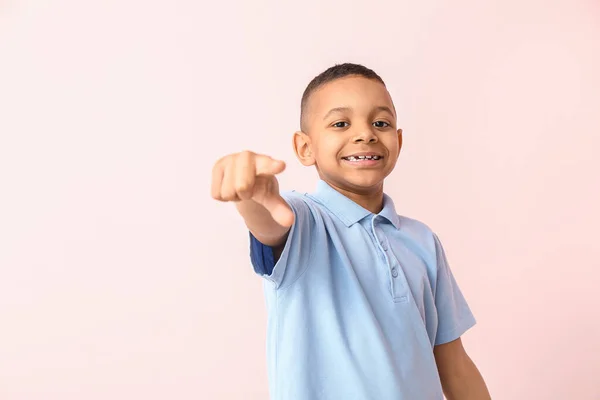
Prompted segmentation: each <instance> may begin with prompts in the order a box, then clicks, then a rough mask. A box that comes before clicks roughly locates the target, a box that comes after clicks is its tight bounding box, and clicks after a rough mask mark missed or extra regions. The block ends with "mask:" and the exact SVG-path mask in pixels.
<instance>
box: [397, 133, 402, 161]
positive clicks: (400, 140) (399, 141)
mask: <svg viewBox="0 0 600 400" xmlns="http://www.w3.org/2000/svg"><path fill="white" fill-rule="evenodd" d="M401 150H402V129H398V156H400V151H401Z"/></svg>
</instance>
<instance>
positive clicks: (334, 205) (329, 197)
mask: <svg viewBox="0 0 600 400" xmlns="http://www.w3.org/2000/svg"><path fill="white" fill-rule="evenodd" d="M312 197H313V198H315V199H316V200H318V201H319V202H320V203H321V204H323V205H324V206H325V207H327V209H328V210H329V211H331V212H332V213H333V214H334V215H335V216H336V217H338V218H339V219H340V220H341V221H342V222H343V223H344V224H345V225H346V226H348V227H349V226H351V225H353V224H355V223H357V222H358V221H360V220H362V219H363V218H365V217H366V216H368V215H373V213H372V212H370V211H369V210H367V209H366V208H363V207H362V206H360V205H358V204H357V203H355V202H354V201H352V200H350V199H349V198H348V197H346V196H344V195H343V194H341V193H340V192H338V191H337V190H335V189H334V188H332V187H331V186H330V185H329V184H328V183H327V182H325V181H324V180H322V179H319V181H318V182H317V188H316V190H315V191H314V193H313V194H312ZM378 215H380V216H382V217H384V218H385V219H387V220H388V221H389V222H391V223H392V225H394V227H395V228H396V229H399V227H400V225H399V224H400V221H399V218H398V214H397V213H396V208H395V206H394V202H393V201H392V199H391V197H389V196H388V195H387V194H385V193H384V194H383V209H382V210H381V212H380V213H379V214H378Z"/></svg>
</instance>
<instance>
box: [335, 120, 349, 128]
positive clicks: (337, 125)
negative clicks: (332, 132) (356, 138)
mask: <svg viewBox="0 0 600 400" xmlns="http://www.w3.org/2000/svg"><path fill="white" fill-rule="evenodd" d="M333 126H334V127H335V128H345V127H347V126H348V123H347V122H345V121H340V122H336V123H335V124H333Z"/></svg>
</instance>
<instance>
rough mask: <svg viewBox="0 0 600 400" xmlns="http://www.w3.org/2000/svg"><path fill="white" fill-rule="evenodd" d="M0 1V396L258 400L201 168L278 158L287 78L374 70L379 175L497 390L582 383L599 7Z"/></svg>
mask: <svg viewBox="0 0 600 400" xmlns="http://www.w3.org/2000/svg"><path fill="white" fill-rule="evenodd" d="M282 3H284V2H281V1H274V0H273V1H243V0H235V1H233V2H218V1H217V2H210V3H208V2H202V1H183V0H182V1H141V0H127V1H125V0H119V1H116V0H112V1H109V0H103V1H95V2H92V1H85V2H84V1H75V0H55V1H42V0H39V1H18V0H12V1H11V0H5V1H2V2H0V135H1V136H0V190H1V195H0V399H2V400H49V399H60V400H80V399H85V400H95V399H123V400H125V399H146V400H153V399H178V400H185V399H211V400H212V399H244V400H247V399H250V400H253V399H266V398H267V381H266V362H265V353H264V339H265V308H264V300H263V297H262V288H261V283H260V281H259V279H258V278H256V277H255V276H254V275H253V274H252V272H251V268H250V265H249V261H248V253H247V247H248V238H247V234H246V231H245V230H244V229H243V223H242V221H241V220H240V218H239V217H238V216H237V215H236V213H235V210H234V208H233V206H232V205H230V204H219V203H217V202H215V201H213V200H212V199H211V198H210V196H209V177H210V169H211V167H212V164H213V162H214V161H215V160H216V159H217V158H218V157H220V156H222V155H224V154H225V153H230V152H234V151H239V150H244V149H252V150H254V151H257V152H262V153H267V154H270V155H272V156H274V157H278V158H282V159H284V160H286V161H287V162H288V166H289V167H288V170H287V171H286V172H285V173H284V174H283V175H282V176H281V182H282V183H281V185H282V187H283V188H286V189H288V188H292V187H294V188H297V189H299V190H311V189H312V188H313V187H314V183H315V179H316V175H315V173H314V172H313V171H312V170H309V169H305V168H303V167H301V166H300V164H299V163H298V162H297V161H296V160H295V158H294V156H293V153H292V148H291V134H292V132H293V131H294V130H295V129H297V126H298V124H297V122H298V114H299V100H300V96H301V94H302V90H303V89H304V87H305V85H306V84H307V83H308V81H309V80H310V79H311V78H312V77H313V76H314V75H316V74H317V73H319V72H321V71H322V70H323V69H325V68H326V67H329V66H330V65H332V64H333V63H336V62H343V61H353V62H360V63H364V64H366V65H367V66H369V67H372V68H374V69H375V70H376V71H377V72H379V73H380V74H381V75H382V76H383V78H384V79H385V80H386V81H387V82H388V84H389V88H390V91H391V93H392V95H393V97H394V100H395V102H396V106H397V108H398V110H399V114H400V126H402V127H404V129H405V142H404V146H405V147H404V151H403V153H402V155H401V159H400V162H399V164H398V167H397V170H396V171H395V173H394V174H393V175H392V176H391V177H390V178H389V180H388V182H387V191H388V192H389V193H390V194H391V195H393V197H394V198H395V199H396V203H397V206H398V209H399V212H400V213H402V214H404V215H408V216H411V217H415V218H419V219H421V220H423V221H425V222H426V223H428V224H429V225H430V226H431V227H432V228H433V229H434V230H436V231H437V232H438V233H439V235H440V237H441V238H442V240H443V242H444V244H445V246H446V250H447V253H448V257H449V258H450V261H451V264H452V267H453V269H454V272H455V274H456V276H457V279H458V280H459V282H460V285H461V287H462V289H463V291H464V292H465V294H466V296H467V298H468V300H469V301H470V304H471V306H472V308H473V311H474V312H475V314H476V316H477V318H478V321H479V325H478V326H477V327H476V328H475V329H473V330H472V331H471V332H469V333H468V334H467V335H466V336H465V337H464V341H465V343H466V346H467V348H468V350H469V352H470V354H471V355H472V357H473V358H474V359H475V360H476V362H477V364H478V366H479V367H480V369H481V371H482V373H483V375H484V376H485V378H486V381H487V383H488V385H489V387H490V390H491V391H492V393H493V397H494V398H495V399H510V400H531V399H545V400H554V399H555V400H565V399H577V400H592V399H596V400H597V399H600V383H599V380H598V376H599V374H600V340H599V339H600V322H599V321H600V313H599V311H598V309H599V307H598V306H599V305H600V304H599V301H598V286H599V283H600V272H599V271H600V246H599V245H598V235H599V228H598V227H599V225H600V211H599V204H600V184H599V178H598V175H599V172H600V163H599V161H598V158H597V154H598V147H599V146H600V130H599V128H600V3H598V2H597V1H592V0H590V1H580V0H577V1H575V0H562V1H547V0H544V1H542V0H537V1H534V0H527V1H524V0H519V1H516V0H512V1H500V0H497V1H475V0H470V1H442V0H434V1H391V0H390V1H387V2H380V1H375V2H368V1H354V2H352V1H339V2H336V1H333V0H327V1H322V0H310V1H302V2H300V1H296V2H285V3H286V5H284V4H282Z"/></svg>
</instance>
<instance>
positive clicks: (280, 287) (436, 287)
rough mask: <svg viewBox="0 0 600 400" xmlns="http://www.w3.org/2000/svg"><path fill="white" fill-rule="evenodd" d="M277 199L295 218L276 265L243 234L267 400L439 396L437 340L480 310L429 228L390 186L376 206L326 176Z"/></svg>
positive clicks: (421, 399)
mask: <svg viewBox="0 0 600 400" xmlns="http://www.w3.org/2000/svg"><path fill="white" fill-rule="evenodd" d="M282 196H283V197H284V199H285V200H286V201H287V202H288V204H289V205H290V206H291V208H292V210H293V211H294V214H295V215H296V220H295V222H294V225H293V226H292V228H291V230H290V233H289V236H288V239H287V242H286V244H285V248H284V249H283V253H282V254H281V257H280V258H279V260H278V261H277V263H275V265H273V255H272V251H271V249H270V248H269V247H268V246H264V245H262V244H260V243H259V242H258V241H257V240H256V239H255V238H254V237H253V236H252V235H250V237H251V244H252V245H251V250H250V255H251V260H252V264H253V267H254V270H255V271H256V273H257V274H259V275H260V276H263V277H264V278H265V295H266V303H267V309H268V328H267V363H268V376H269V386H270V393H271V399H273V400H325V399H327V400H353V399H355V400H370V399H373V400H438V399H439V400H442V399H443V395H442V388H441V384H440V379H439V375H438V371H437V367H436V363H435V359H434V356H433V346H434V345H438V344H442V343H447V342H450V341H452V340H455V339H457V338H459V337H460V336H461V335H462V334H463V333H464V332H465V331H466V330H467V329H469V328H470V327H472V326H473V325H474V324H475V319H474V317H473V315H472V313H471V311H470V309H469V306H468V305H467V302H466V301H465V298H464V297H463V295H462V293H461V291H460V289H459V287H458V286H457V284H456V281H455V280H454V277H453V276H452V272H451V271H450V268H449V266H448V262H447V260H446V256H445V254H444V250H443V248H442V245H441V243H440V241H439V239H438V237H437V236H436V235H435V233H433V232H432V231H431V230H430V229H429V228H428V227H427V226H426V225H424V224H423V223H421V222H418V221H416V220H414V219H410V218H406V217H403V216H399V215H398V214H397V213H396V210H395V208H394V203H393V202H392V199H391V198H390V197H389V196H387V195H384V203H383V210H382V211H381V212H380V213H379V214H373V213H371V212H370V211H368V210H366V209H364V208H362V207H361V206H359V205H358V204H356V203H354V202H353V201H352V200H350V199H348V198H347V197H345V196H344V195H342V194H340V193H339V192H337V191H336V190H334V189H333V188H332V187H331V186H329V185H328V184H327V183H325V182H324V181H319V182H318V185H317V189H316V191H315V192H314V193H311V194H301V193H298V192H295V191H293V192H284V193H282Z"/></svg>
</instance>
